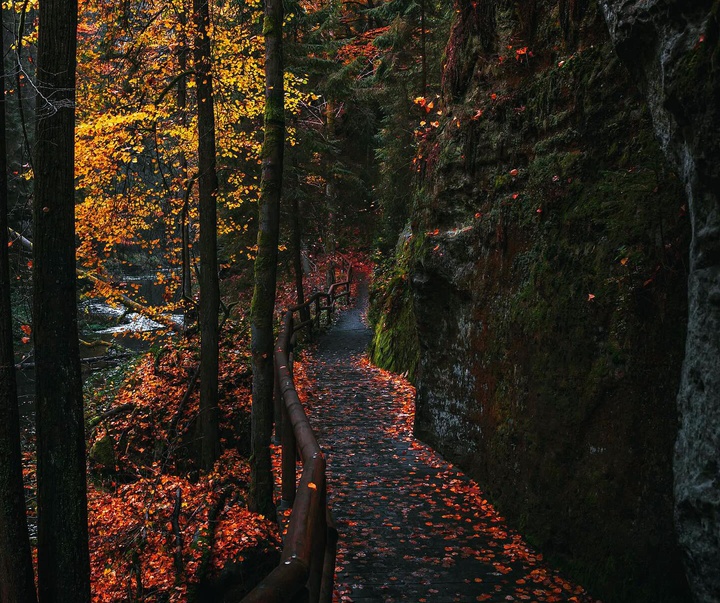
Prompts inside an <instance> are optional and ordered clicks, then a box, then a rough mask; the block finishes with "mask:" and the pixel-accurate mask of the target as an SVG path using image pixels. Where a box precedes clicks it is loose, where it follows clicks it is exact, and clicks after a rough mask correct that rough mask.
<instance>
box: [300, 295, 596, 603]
mask: <svg viewBox="0 0 720 603" xmlns="http://www.w3.org/2000/svg"><path fill="white" fill-rule="evenodd" d="M357 297H358V299H357V303H356V305H355V307H353V308H351V309H349V310H347V311H345V312H344V313H342V314H341V315H340V317H339V319H338V321H337V323H336V324H335V325H334V326H333V327H332V329H331V330H330V331H329V332H327V333H326V334H325V335H324V336H323V337H321V339H320V341H319V344H318V346H317V349H316V350H315V351H314V352H311V353H307V354H306V355H305V358H304V362H302V367H301V371H302V374H303V378H302V381H303V384H302V385H301V386H300V388H301V389H302V390H304V397H306V403H307V405H308V406H309V410H310V420H311V423H312V424H313V427H314V429H315V430H316V433H317V437H318V441H319V443H320V446H321V447H322V448H323V450H324V452H325V454H326V456H327V467H328V491H329V496H330V504H331V507H332V509H333V513H334V515H335V518H336V521H337V524H338V530H339V532H340V542H339V548H338V560H337V576H336V587H335V600H336V601H348V602H349V601H354V602H356V603H362V602H371V601H373V602H375V601H380V602H384V603H389V602H392V601H412V602H418V603H421V602H425V601H427V602H429V603H445V602H450V601H459V602H468V601H537V602H540V601H575V602H583V603H588V602H590V601H594V599H592V598H590V597H589V596H588V595H587V594H586V593H585V592H584V591H583V589H582V588H581V587H579V586H575V585H572V584H570V583H568V582H567V581H565V580H564V579H562V578H561V577H560V576H559V575H558V574H557V572H555V571H553V570H552V569H551V568H549V567H547V566H546V565H544V563H543V561H542V557H541V556H540V555H538V554H536V553H535V552H533V550H532V549H531V548H530V547H528V546H527V545H526V544H525V543H524V542H523V540H522V538H521V537H520V536H519V535H518V534H516V533H514V532H513V531H511V530H510V529H509V528H508V527H507V526H506V525H505V524H504V522H503V519H502V518H501V517H500V516H499V515H498V514H497V513H496V512H495V511H494V509H493V508H492V507H491V505H490V504H489V503H488V502H487V501H486V500H485V499H484V498H483V495H482V492H481V491H480V490H479V488H478V486H477V484H475V483H474V482H473V481H472V480H470V479H469V478H468V477H466V476H465V475H464V474H463V473H462V472H460V471H459V470H458V469H457V468H456V467H454V466H452V465H451V464H449V463H448V462H446V461H445V460H443V458H442V457H441V456H440V455H438V454H437V453H436V452H434V451H433V450H432V449H431V448H429V447H428V446H426V445H424V444H423V443H422V442H420V441H418V440H416V439H415V438H414V437H413V435H412V421H413V416H414V390H413V388H412V386H411V385H409V384H408V383H407V382H406V381H405V380H404V379H402V378H400V377H398V376H396V375H393V374H391V373H387V372H385V371H383V370H380V369H378V368H376V367H374V366H372V365H371V364H370V363H369V362H368V360H367V356H366V354H365V350H366V348H367V346H368V343H369V342H370V338H371V331H370V329H369V328H368V327H367V324H366V319H365V313H366V310H367V301H368V290H367V284H366V282H364V281H361V282H360V284H359V288H358V295H357ZM299 368H300V367H299Z"/></svg>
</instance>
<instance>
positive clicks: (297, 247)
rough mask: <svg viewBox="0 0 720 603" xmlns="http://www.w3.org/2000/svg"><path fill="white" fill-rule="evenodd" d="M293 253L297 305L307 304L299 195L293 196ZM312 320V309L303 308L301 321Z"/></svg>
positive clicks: (291, 218)
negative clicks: (304, 285)
mask: <svg viewBox="0 0 720 603" xmlns="http://www.w3.org/2000/svg"><path fill="white" fill-rule="evenodd" d="M290 220H291V222H292V253H293V271H294V272H295V293H296V294H297V303H298V304H304V303H305V289H304V287H303V267H302V233H301V230H300V199H299V198H298V196H297V195H293V202H292V215H291V216H290ZM309 319H310V309H309V308H303V309H302V310H300V320H302V321H303V322H304V321H306V320H309Z"/></svg>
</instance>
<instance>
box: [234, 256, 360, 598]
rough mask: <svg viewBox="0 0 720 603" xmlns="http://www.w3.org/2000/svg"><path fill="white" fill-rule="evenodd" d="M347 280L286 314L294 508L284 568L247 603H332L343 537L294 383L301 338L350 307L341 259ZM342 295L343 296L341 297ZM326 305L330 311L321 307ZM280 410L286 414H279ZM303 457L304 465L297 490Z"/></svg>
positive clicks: (284, 394) (285, 479) (284, 364)
mask: <svg viewBox="0 0 720 603" xmlns="http://www.w3.org/2000/svg"><path fill="white" fill-rule="evenodd" d="M341 260H342V262H343V264H344V266H345V268H346V270H345V273H346V278H345V280H344V281H342V282H338V283H333V284H332V285H331V286H330V288H329V289H328V291H327V292H317V293H314V294H313V295H312V296H311V297H310V298H309V299H308V300H307V301H306V302H305V303H303V304H298V305H296V306H291V307H290V308H288V309H287V310H286V311H285V314H284V316H283V322H282V329H281V331H280V335H279V336H278V339H277V343H276V345H275V392H276V397H277V399H276V417H275V431H276V435H277V433H278V432H280V436H281V442H282V488H281V494H282V503H281V504H282V505H285V506H289V507H292V512H291V514H290V520H289V523H288V529H287V534H286V535H285V540H284V546H283V551H282V555H281V557H280V564H279V565H278V566H277V567H276V568H275V569H274V570H273V571H272V572H271V573H270V574H269V575H268V576H267V577H266V578H265V579H264V580H263V581H262V582H260V584H258V586H256V587H255V588H254V589H253V590H252V591H251V592H250V593H249V594H248V595H247V596H246V597H245V598H244V599H243V603H299V602H300V601H303V602H304V601H308V602H309V603H331V601H332V593H333V587H334V583H335V556H336V552H337V541H338V532H337V528H336V526H335V521H334V519H333V517H332V512H331V511H330V508H329V507H328V504H327V478H326V473H325V455H324V454H323V452H322V450H321V449H320V446H319V445H318V442H317V439H316V438H315V433H314V432H313V429H312V426H311V425H310V421H309V420H308V417H307V415H306V414H305V409H304V408H303V405H302V403H301V402H300V399H299V397H298V393H297V390H296V389H295V382H294V380H293V370H292V369H293V346H294V340H295V333H296V332H297V331H298V330H301V329H303V328H307V329H309V330H310V333H312V326H313V325H314V324H317V325H318V327H319V326H320V325H321V323H322V312H323V310H325V311H326V316H327V322H328V324H329V323H330V322H331V321H332V313H333V311H334V307H335V301H336V300H338V299H340V298H341V297H344V298H345V303H346V304H349V302H350V283H351V279H352V265H351V264H350V262H349V261H348V260H347V259H346V258H344V257H342V256H341ZM338 290H342V292H340V293H338V292H337V291H338ZM321 300H326V305H324V306H322V305H321V304H320V301H321ZM313 307H314V308H315V316H313V315H312V313H311V314H310V319H309V320H305V321H303V322H300V323H298V324H297V325H295V319H294V314H295V312H299V311H300V310H303V309H305V308H307V309H308V310H310V311H311V310H312V308H313ZM278 407H279V408H280V412H277V410H278ZM298 456H299V458H300V461H301V463H302V473H301V475H300V483H299V484H297V486H296V480H297V470H296V463H297V459H298Z"/></svg>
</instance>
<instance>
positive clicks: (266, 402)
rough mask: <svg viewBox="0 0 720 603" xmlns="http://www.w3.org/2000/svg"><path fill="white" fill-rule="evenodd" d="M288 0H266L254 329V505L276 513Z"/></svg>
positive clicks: (261, 510)
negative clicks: (276, 349)
mask: <svg viewBox="0 0 720 603" xmlns="http://www.w3.org/2000/svg"><path fill="white" fill-rule="evenodd" d="M282 22H283V5H282V0H265V24H264V27H263V33H264V35H265V139H264V141H263V149H262V158H263V163H262V182H261V192H260V208H259V213H260V220H259V229H258V251H257V258H256V259H255V290H254V292H253V300H252V307H251V309H250V319H251V330H252V369H253V385H252V420H251V423H252V457H251V462H250V476H251V477H250V479H251V483H250V500H249V506H250V509H251V510H253V511H256V512H258V513H261V514H263V515H265V516H266V517H274V516H275V506H274V504H273V478H272V468H271V463H270V436H271V432H272V418H273V385H274V378H273V311H274V307H275V285H276V276H277V248H278V240H279V231H280V195H281V192H282V170H283V152H284V145H285V101H284V88H283V50H282Z"/></svg>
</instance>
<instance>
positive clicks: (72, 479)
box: [33, 0, 90, 603]
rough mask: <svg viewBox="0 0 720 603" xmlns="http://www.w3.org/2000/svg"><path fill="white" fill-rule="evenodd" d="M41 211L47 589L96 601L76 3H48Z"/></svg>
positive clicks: (43, 21) (38, 304) (60, 598)
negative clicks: (82, 302)
mask: <svg viewBox="0 0 720 603" xmlns="http://www.w3.org/2000/svg"><path fill="white" fill-rule="evenodd" d="M39 19H40V28H39V32H38V54H37V89H38V95H37V130H36V140H35V152H36V154H35V164H34V165H35V203H34V210H33V226H34V232H35V235H34V262H33V334H34V340H35V359H36V369H37V371H36V381H35V399H36V402H35V404H36V421H37V478H38V499H37V500H38V593H39V599H40V601H41V602H43V603H45V602H47V603H51V602H52V603H65V602H67V603H82V602H89V601H90V560H89V554H88V533H87V494H86V472H85V471H86V470H85V432H84V416H83V398H82V381H81V376H80V354H79V349H78V329H77V303H76V276H75V183H74V173H73V170H74V160H75V157H74V134H75V131H74V130H75V51H76V42H75V39H76V30H77V1H76V0H41V2H40V13H39Z"/></svg>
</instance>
